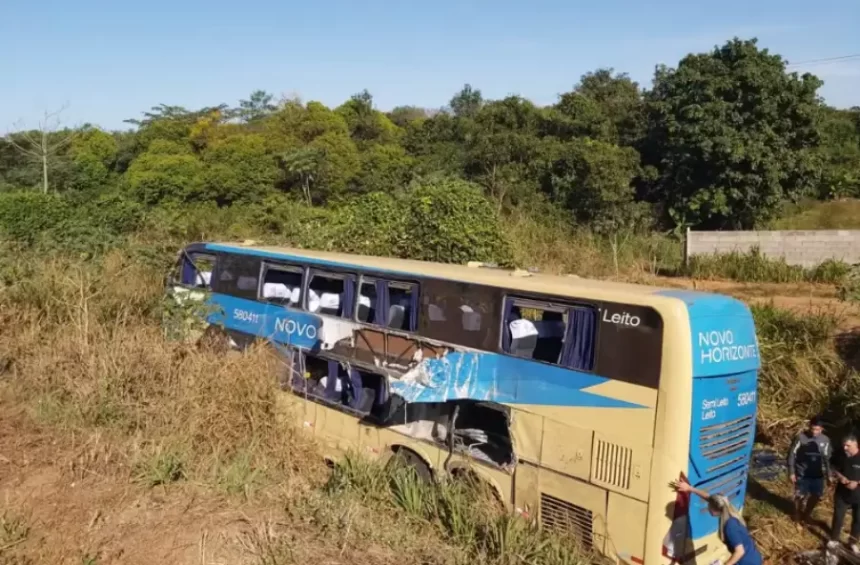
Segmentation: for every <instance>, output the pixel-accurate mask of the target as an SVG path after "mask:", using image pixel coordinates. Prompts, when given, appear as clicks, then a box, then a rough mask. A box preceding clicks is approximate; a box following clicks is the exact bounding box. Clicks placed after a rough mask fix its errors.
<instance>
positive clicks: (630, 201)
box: [0, 38, 860, 253]
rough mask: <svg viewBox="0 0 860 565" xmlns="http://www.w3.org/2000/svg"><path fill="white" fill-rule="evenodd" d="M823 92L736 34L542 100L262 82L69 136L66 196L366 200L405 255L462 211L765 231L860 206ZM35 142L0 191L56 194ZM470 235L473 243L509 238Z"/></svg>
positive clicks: (228, 201) (850, 150) (56, 171)
mask: <svg viewBox="0 0 860 565" xmlns="http://www.w3.org/2000/svg"><path fill="white" fill-rule="evenodd" d="M821 84H822V82H821V81H820V80H819V79H818V78H816V77H814V76H812V75H810V74H804V75H798V74H796V73H791V72H788V70H787V68H786V63H785V61H784V60H783V59H782V58H781V57H780V56H779V55H778V54H773V53H770V52H769V51H768V50H767V49H763V48H761V47H760V46H759V45H758V43H757V42H756V40H754V39H753V40H741V39H737V38H735V39H732V40H730V41H728V42H726V43H725V44H724V45H722V46H720V47H716V48H714V49H713V50H712V51H710V52H706V53H697V54H690V55H688V56H686V57H684V58H683V59H682V60H681V61H679V62H678V64H677V65H676V66H675V67H671V68H670V67H665V66H661V67H658V68H657V69H656V71H655V74H654V79H653V84H652V85H651V86H650V87H647V88H646V87H643V86H641V85H639V84H637V83H636V82H635V81H633V80H632V79H631V78H630V77H629V76H628V75H626V74H624V73H618V72H616V71H615V70H614V69H596V70H594V71H592V72H589V73H586V74H585V75H584V76H582V77H580V79H579V80H578V81H576V82H573V81H572V84H571V88H570V90H569V91H568V92H564V93H561V94H560V95H559V97H558V99H557V101H556V102H555V103H554V104H551V105H549V106H543V107H542V106H538V105H536V104H534V103H533V102H531V101H530V100H528V99H526V98H523V97H521V96H517V95H510V96H507V97H505V98H502V99H499V100H491V99H486V98H485V97H484V95H483V94H482V92H481V90H480V89H478V88H475V87H473V86H472V85H470V84H466V85H464V86H463V88H462V89H461V90H460V91H459V92H457V93H456V94H454V95H453V96H452V97H451V99H450V100H449V101H448V103H447V105H446V106H445V107H444V108H441V109H439V110H435V111H434V110H429V109H426V108H422V107H418V106H414V105H408V101H403V102H404V103H406V104H405V105H402V106H398V107H396V108H393V109H391V110H390V111H388V112H385V111H382V110H380V109H379V108H378V107H377V106H376V103H375V101H374V99H373V96H372V95H371V94H370V93H369V92H368V91H367V90H362V91H361V92H358V93H357V94H355V95H353V96H352V97H351V98H350V99H349V100H346V101H345V102H344V103H343V104H341V105H340V106H338V107H335V108H329V107H327V106H325V105H324V104H322V103H320V102H315V101H309V102H304V101H302V100H298V99H280V100H278V99H276V98H275V96H274V95H272V94H271V93H268V92H265V91H261V90H253V91H251V93H250V94H249V95H248V97H247V99H243V100H240V101H239V102H238V104H237V105H236V106H235V107H231V106H229V105H227V104H223V103H219V102H218V101H217V100H216V101H213V102H215V103H214V105H212V106H209V107H205V108H199V109H187V108H183V107H181V106H175V105H169V104H159V105H157V106H154V107H153V108H151V109H150V110H148V111H145V112H143V114H142V115H141V117H139V118H135V119H129V120H128V123H129V124H131V125H132V126H133V127H134V129H132V130H129V131H123V132H111V131H104V130H101V129H98V128H96V127H92V126H86V127H84V128H80V129H78V130H74V131H63V132H61V133H62V135H63V136H64V138H65V137H67V136H71V137H70V138H69V139H70V142H69V143H66V144H64V145H63V146H62V147H61V148H59V149H57V151H55V152H54V153H52V154H51V155H50V160H49V162H48V167H49V169H50V171H49V174H50V176H51V184H50V187H51V191H52V192H57V193H60V194H78V195H87V196H86V198H88V199H90V200H92V201H96V200H98V198H101V197H102V196H103V195H112V196H111V198H125V199H127V200H129V201H130V202H132V203H133V205H135V206H144V207H161V206H176V205H181V204H189V203H203V204H211V205H212V206H214V207H216V208H218V207H221V208H223V207H229V206H234V205H255V206H263V207H264V208H265V209H266V210H270V211H271V210H272V207H273V206H275V205H276V203H278V202H285V201H288V200H296V201H305V202H306V203H307V204H309V205H311V206H314V207H326V206H327V205H328V204H331V203H342V202H347V201H351V202H354V203H355V205H356V206H363V207H364V208H363V209H365V210H366V213H367V214H371V215H373V214H381V213H383V212H384V213H395V211H396V213H400V214H404V215H407V216H409V217H413V218H422V219H421V220H420V221H418V220H413V221H412V223H410V224H408V225H406V224H402V225H401V224H398V226H399V227H398V228H397V230H399V231H397V232H396V233H398V234H401V236H398V237H399V239H398V245H401V246H408V245H411V244H410V243H409V241H411V240H410V239H409V238H410V237H411V236H412V235H414V234H416V233H421V234H424V235H427V234H426V233H425V232H426V231H427V230H434V229H435V230H443V229H445V230H447V229H448V228H447V227H445V226H447V225H448V224H444V225H443V223H442V219H441V217H442V216H450V217H459V216H458V214H460V213H461V212H463V210H469V214H471V216H470V217H472V216H474V217H475V218H482V219H480V220H474V221H476V222H481V221H484V220H486V219H487V218H497V217H500V215H504V214H505V213H506V212H508V211H511V210H512V209H514V208H517V209H525V210H544V209H546V208H545V207H546V206H552V207H554V208H555V209H556V210H558V211H560V213H563V214H565V215H566V217H567V218H568V219H569V220H570V222H571V223H572V224H575V225H577V226H582V227H586V228H589V229H592V230H594V231H596V232H599V233H616V232H617V231H618V230H622V229H638V228H642V229H648V228H659V229H664V230H671V229H682V228H685V227H694V228H718V229H735V228H753V227H756V226H760V225H763V224H765V223H766V222H767V221H769V220H770V219H772V218H773V217H774V216H775V215H776V214H777V213H778V212H779V210H780V208H781V206H782V205H783V204H784V203H785V202H786V201H792V200H797V199H798V198H801V197H808V196H813V197H817V198H820V199H829V198H840V197H846V196H848V197H860V109H858V108H854V109H850V110H848V109H836V108H831V107H828V106H827V105H825V104H824V103H823V102H822V100H821V99H820V98H819V96H818V94H817V91H818V89H819V87H820V86H821ZM55 135H60V134H59V133H58V134H55ZM32 137H33V136H32V132H16V133H11V134H9V135H8V136H7V137H5V138H2V139H0V191H13V190H26V189H31V188H37V187H39V186H40V183H41V182H42V177H43V171H42V166H41V163H35V162H34V161H33V159H31V158H28V155H27V154H26V153H22V152H21V151H20V150H18V146H21V145H22V144H26V143H27V140H28V139H30V138H32ZM56 145H57V146H58V147H59V144H56ZM285 198H286V199H287V200H284V199H285ZM404 199H406V200H404ZM410 199H411V200H410ZM267 213H268V212H267ZM536 213H537V212H536ZM464 221H465V220H464ZM416 222H417V223H416ZM392 229H393V228H392ZM462 230H463V233H461V234H459V235H457V236H456V237H454V236H453V235H450V234H449V236H450V237H452V238H453V239H452V241H455V242H457V243H456V245H462V246H464V247H466V246H470V245H471V246H477V248H481V246H488V247H487V248H488V249H489V248H490V247H493V246H496V245H498V242H495V243H494V242H493V241H494V240H493V237H495V236H492V237H491V236H487V237H484V236H483V235H482V236H480V238H479V239H480V241H481V243H480V244H478V243H475V241H477V240H475V241H473V240H471V239H469V238H470V237H471V236H470V234H473V233H481V232H480V230H479V229H478V227H477V225H472V224H470V226H468V227H467V226H463V227H462ZM392 233H393V232H392ZM422 237H423V236H422ZM452 245H454V243H452ZM458 253H459V252H458Z"/></svg>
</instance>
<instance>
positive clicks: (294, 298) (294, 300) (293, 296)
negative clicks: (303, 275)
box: [290, 286, 302, 304]
mask: <svg viewBox="0 0 860 565" xmlns="http://www.w3.org/2000/svg"><path fill="white" fill-rule="evenodd" d="M301 298H302V287H300V286H297V287H296V288H294V289H293V290H292V292H290V304H298V303H299V300H301Z"/></svg>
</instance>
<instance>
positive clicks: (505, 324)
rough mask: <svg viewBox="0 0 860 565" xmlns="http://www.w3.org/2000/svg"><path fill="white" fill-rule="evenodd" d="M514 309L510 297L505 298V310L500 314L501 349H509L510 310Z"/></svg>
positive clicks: (506, 350)
mask: <svg viewBox="0 0 860 565" xmlns="http://www.w3.org/2000/svg"><path fill="white" fill-rule="evenodd" d="M513 309H514V301H513V300H512V299H510V298H508V299H507V300H505V311H504V312H503V314H504V315H503V316H502V351H504V352H506V353H510V351H511V326H510V323H511V311H512V310H513Z"/></svg>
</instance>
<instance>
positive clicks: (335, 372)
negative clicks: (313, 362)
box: [323, 361, 342, 401]
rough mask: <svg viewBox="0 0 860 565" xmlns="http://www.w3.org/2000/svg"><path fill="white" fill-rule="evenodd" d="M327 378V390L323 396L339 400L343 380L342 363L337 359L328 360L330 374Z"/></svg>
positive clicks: (327, 398)
mask: <svg viewBox="0 0 860 565" xmlns="http://www.w3.org/2000/svg"><path fill="white" fill-rule="evenodd" d="M327 377H328V378H327V379H326V386H325V391H324V392H323V396H324V397H325V399H326V400H331V401H339V400H340V397H341V388H342V386H341V382H340V363H338V362H337V361H329V362H328V375H327Z"/></svg>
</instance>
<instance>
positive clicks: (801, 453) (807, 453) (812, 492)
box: [788, 418, 832, 530]
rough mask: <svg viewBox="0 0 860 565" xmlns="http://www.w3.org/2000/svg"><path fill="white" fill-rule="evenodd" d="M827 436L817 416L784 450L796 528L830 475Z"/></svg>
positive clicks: (820, 494) (828, 440)
mask: <svg viewBox="0 0 860 565" xmlns="http://www.w3.org/2000/svg"><path fill="white" fill-rule="evenodd" d="M831 456H832V449H831V447H830V439H829V438H828V437H827V436H826V435H824V426H823V425H822V422H821V420H819V419H818V418H812V419H811V420H810V421H809V427H808V428H807V429H806V430H804V431H802V432H800V433H799V434H798V435H797V437H796V438H794V442H793V443H792V444H791V448H790V449H789V450H788V473H789V478H790V479H791V482H792V483H793V484H794V521H795V524H796V525H797V529H798V530H801V529H802V525H801V524H802V523H803V522H804V521H806V520H809V518H810V517H811V516H812V511H813V510H815V506H816V505H817V504H818V502H819V501H820V500H821V497H822V496H824V485H825V483H826V482H827V481H828V480H829V479H830V458H831Z"/></svg>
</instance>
